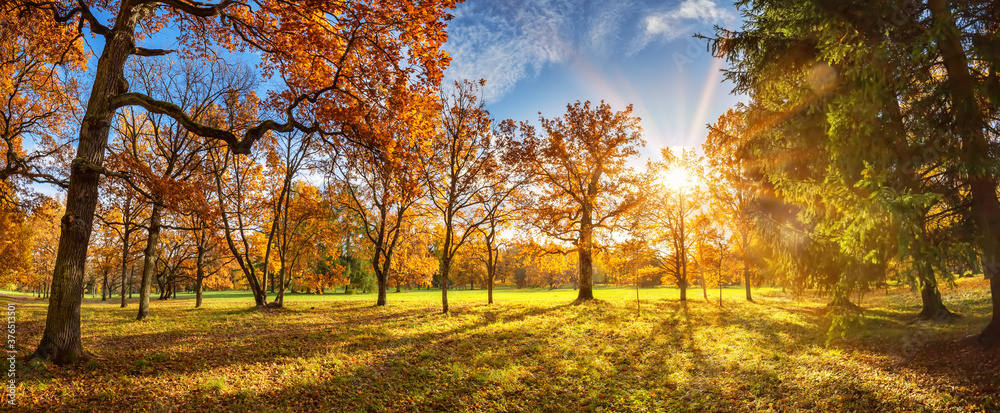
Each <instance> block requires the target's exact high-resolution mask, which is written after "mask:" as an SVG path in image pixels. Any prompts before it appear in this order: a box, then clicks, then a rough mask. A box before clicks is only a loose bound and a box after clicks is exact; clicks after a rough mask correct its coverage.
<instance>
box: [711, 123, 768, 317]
mask: <svg viewBox="0 0 1000 413" xmlns="http://www.w3.org/2000/svg"><path fill="white" fill-rule="evenodd" d="M743 116H744V115H743V113H742V112H740V111H737V110H734V109H729V110H727V111H726V113H724V114H723V115H722V116H720V117H719V119H718V120H717V121H716V123H715V124H714V125H712V126H710V127H709V133H708V138H707V139H706V140H705V143H704V144H703V145H702V148H703V149H704V151H705V158H706V160H707V163H708V168H706V169H705V174H706V179H705V183H706V184H707V185H708V186H709V193H710V194H711V197H710V198H711V200H710V204H711V209H712V210H713V211H715V212H717V214H716V215H717V216H718V217H719V218H723V219H724V220H725V222H728V223H730V225H729V229H731V230H732V232H733V233H734V234H736V239H737V241H738V244H737V245H738V247H739V248H738V250H737V251H738V253H739V259H740V261H741V263H742V265H743V286H744V288H745V289H746V297H747V301H753V295H752V292H751V283H750V266H751V263H752V258H753V257H752V256H751V255H750V254H751V252H750V245H751V243H752V242H753V235H754V233H755V232H754V224H755V222H756V219H755V212H756V210H755V209H754V208H755V202H756V199H757V192H758V189H757V186H756V185H757V184H756V183H755V182H754V180H753V179H752V177H751V176H750V175H749V171H747V169H745V168H744V165H743V164H742V158H741V153H740V144H741V142H743V140H742V138H743V137H744V136H745V135H746V134H747V133H748V131H747V126H746V123H745V122H744V118H743Z"/></svg>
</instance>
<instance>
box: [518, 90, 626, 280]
mask: <svg viewBox="0 0 1000 413" xmlns="http://www.w3.org/2000/svg"><path fill="white" fill-rule="evenodd" d="M539 120H540V122H541V129H542V131H543V132H544V135H541V136H539V135H537V134H536V133H535V132H534V129H533V128H531V127H530V126H527V125H522V126H523V127H522V135H523V136H522V138H521V139H520V140H519V141H518V142H517V147H516V150H517V151H518V152H519V153H520V156H521V158H522V159H523V163H522V167H523V168H526V171H528V173H530V174H531V175H532V176H533V177H534V178H535V179H536V182H537V185H535V186H533V187H532V188H531V189H532V190H533V191H534V193H535V197H533V199H531V200H530V201H527V202H525V204H524V205H522V208H523V210H524V211H525V213H526V221H527V222H528V223H529V225H530V226H531V227H533V228H534V229H535V230H537V231H539V232H540V233H541V234H543V235H544V236H546V237H549V238H551V239H553V240H557V241H559V242H562V243H566V244H567V245H568V247H565V248H562V247H561V249H562V251H563V252H569V251H576V252H577V255H578V257H579V265H578V269H579V289H580V292H579V295H578V300H590V299H593V298H594V292H593V252H594V249H595V247H597V246H598V243H597V239H596V237H597V236H600V235H606V232H607V231H609V230H611V229H613V228H614V227H615V225H616V223H617V219H618V218H619V217H620V216H621V215H622V214H624V213H625V212H627V211H629V210H630V209H632V208H634V207H636V206H638V205H639V204H640V200H641V197H640V196H639V194H638V193H637V191H636V184H637V182H638V179H639V178H638V176H637V175H636V174H635V173H634V172H633V171H632V169H631V168H630V167H628V166H627V165H626V162H627V161H628V160H629V159H630V158H632V157H634V156H636V155H637V154H638V150H637V148H638V147H639V146H643V145H645V141H643V140H642V137H641V134H640V133H641V127H640V126H639V118H638V117H633V116H632V106H631V105H629V106H628V107H627V108H625V110H624V111H620V112H614V111H612V110H611V106H610V105H608V104H605V103H604V102H601V104H599V105H597V107H594V108H592V107H591V104H590V102H589V101H588V102H584V103H580V102H577V103H574V104H570V105H567V106H566V114H565V115H564V116H563V117H561V118H554V119H546V118H545V117H542V116H539ZM602 233H603V234H602Z"/></svg>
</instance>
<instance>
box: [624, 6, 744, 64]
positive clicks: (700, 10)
mask: <svg viewBox="0 0 1000 413" xmlns="http://www.w3.org/2000/svg"><path fill="white" fill-rule="evenodd" d="M735 17H736V16H735V15H734V14H733V13H732V12H731V11H729V10H727V9H724V8H720V7H719V6H718V5H717V4H715V2H714V1H712V0H684V1H683V2H682V3H681V4H680V5H678V6H677V8H675V9H671V10H666V11H659V12H654V13H650V14H648V15H646V16H645V17H643V19H642V23H641V25H642V30H643V34H642V36H640V37H639V39H638V40H637V42H636V44H635V45H634V46H633V49H632V53H635V52H637V51H639V50H642V49H643V48H644V47H646V45H648V44H649V42H650V41H652V40H654V39H657V38H661V39H666V40H674V39H676V38H678V37H681V36H683V35H686V34H690V33H692V32H693V30H694V28H695V27H696V26H697V25H698V24H714V23H726V22H729V21H732V20H733V19H735Z"/></svg>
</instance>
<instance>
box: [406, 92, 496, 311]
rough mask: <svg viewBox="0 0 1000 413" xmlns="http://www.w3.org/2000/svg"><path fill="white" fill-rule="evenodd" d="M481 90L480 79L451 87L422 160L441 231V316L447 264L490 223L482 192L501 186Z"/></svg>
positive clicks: (448, 271)
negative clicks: (425, 158) (438, 128)
mask: <svg viewBox="0 0 1000 413" xmlns="http://www.w3.org/2000/svg"><path fill="white" fill-rule="evenodd" d="M483 85H485V81H483V80H481V81H480V82H479V83H478V85H477V84H474V83H472V82H469V81H464V82H462V83H458V82H456V83H455V90H454V92H453V93H452V94H450V95H443V96H442V97H441V106H442V108H441V113H440V122H441V126H440V132H439V133H436V134H434V138H433V139H432V140H431V145H430V148H431V150H430V154H429V156H428V158H427V165H428V167H427V168H426V176H425V179H426V181H427V194H428V198H430V200H431V204H432V205H433V206H434V209H435V210H436V211H437V213H438V217H439V219H440V220H441V222H442V223H443V226H444V228H443V229H444V234H443V236H444V238H443V241H442V245H441V250H440V251H441V268H440V271H439V275H440V277H441V304H442V311H444V312H445V313H447V312H448V285H449V278H448V277H449V276H450V274H451V264H452V261H453V260H454V259H455V257H456V255H457V254H458V253H459V250H460V249H461V247H462V246H463V245H465V243H466V241H468V240H469V238H470V237H471V236H472V235H473V234H475V233H476V232H477V231H478V230H479V228H480V227H482V226H483V225H484V224H485V223H486V222H487V220H488V219H489V218H488V214H487V213H486V211H484V208H483V202H485V201H486V197H487V194H486V192H488V191H492V190H493V189H492V187H495V186H497V185H502V184H503V183H502V182H501V180H502V179H501V178H500V177H499V173H500V171H499V163H498V161H499V160H498V159H497V156H498V154H497V152H498V151H497V141H496V137H495V136H494V134H493V131H492V128H493V119H492V118H491V117H490V112H489V111H487V110H486V108H485V106H484V105H485V103H484V102H483V99H482V96H481V90H480V88H481V87H482V86H483ZM494 195H495V194H494Z"/></svg>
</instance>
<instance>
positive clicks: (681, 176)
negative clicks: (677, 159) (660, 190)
mask: <svg viewBox="0 0 1000 413" xmlns="http://www.w3.org/2000/svg"><path fill="white" fill-rule="evenodd" d="M660 183H662V184H663V186H665V187H667V188H669V189H674V190H677V189H683V188H687V187H689V186H691V185H692V184H693V182H692V181H691V174H689V173H688V171H687V169H685V168H679V167H678V168H671V169H670V170H668V171H667V172H666V173H664V174H663V175H661V176H660Z"/></svg>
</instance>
